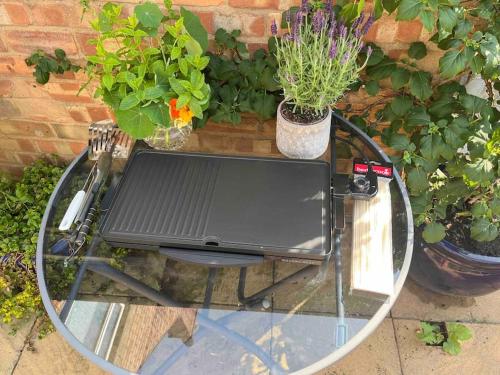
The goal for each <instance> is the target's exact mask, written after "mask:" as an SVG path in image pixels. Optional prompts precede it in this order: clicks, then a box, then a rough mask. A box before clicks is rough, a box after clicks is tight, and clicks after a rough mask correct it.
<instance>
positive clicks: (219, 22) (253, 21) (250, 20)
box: [214, 10, 265, 36]
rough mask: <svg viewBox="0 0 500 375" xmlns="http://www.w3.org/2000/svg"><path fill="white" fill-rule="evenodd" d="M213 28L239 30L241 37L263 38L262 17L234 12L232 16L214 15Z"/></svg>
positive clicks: (263, 26)
mask: <svg viewBox="0 0 500 375" xmlns="http://www.w3.org/2000/svg"><path fill="white" fill-rule="evenodd" d="M214 27H215V29H218V28H219V27H222V28H224V29H226V30H228V31H231V30H236V29H239V30H241V31H242V35H243V36H263V35H264V33H265V30H264V28H265V21H264V16H259V15H255V14H242V13H240V11H236V10H235V12H234V13H232V14H218V13H215V14H214Z"/></svg>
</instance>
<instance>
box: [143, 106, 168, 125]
mask: <svg viewBox="0 0 500 375" xmlns="http://www.w3.org/2000/svg"><path fill="white" fill-rule="evenodd" d="M142 110H143V112H144V113H145V114H146V115H147V116H148V117H149V119H150V120H151V122H153V123H154V124H157V125H160V126H164V127H169V126H170V109H169V107H168V106H167V105H166V104H164V103H153V104H150V105H148V106H147V107H143V108H142Z"/></svg>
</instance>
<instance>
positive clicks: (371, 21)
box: [363, 14, 375, 35]
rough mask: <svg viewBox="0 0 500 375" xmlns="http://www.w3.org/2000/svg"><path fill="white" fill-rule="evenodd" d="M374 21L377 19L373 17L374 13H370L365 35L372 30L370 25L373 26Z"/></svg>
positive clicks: (365, 26) (364, 29) (364, 28)
mask: <svg viewBox="0 0 500 375" xmlns="http://www.w3.org/2000/svg"><path fill="white" fill-rule="evenodd" d="M374 21H375V17H373V14H370V17H368V19H367V20H366V23H365V25H364V26H363V34H364V35H366V34H367V33H368V30H370V27H372V25H373V22H374Z"/></svg>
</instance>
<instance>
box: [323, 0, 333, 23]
mask: <svg viewBox="0 0 500 375" xmlns="http://www.w3.org/2000/svg"><path fill="white" fill-rule="evenodd" d="M325 12H326V15H327V17H330V19H332V20H333V19H334V18H335V13H334V11H333V4H332V0H328V1H327V2H326V4H325Z"/></svg>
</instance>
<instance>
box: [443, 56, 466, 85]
mask: <svg viewBox="0 0 500 375" xmlns="http://www.w3.org/2000/svg"><path fill="white" fill-rule="evenodd" d="M466 63H467V57H466V55H465V53H463V52H462V51H456V50H454V51H448V52H446V53H445V54H444V56H443V57H441V58H440V59H439V72H440V73H441V76H442V77H443V78H452V77H455V76H456V75H457V74H458V73H460V72H461V71H462V70H464V69H465V65H466Z"/></svg>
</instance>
